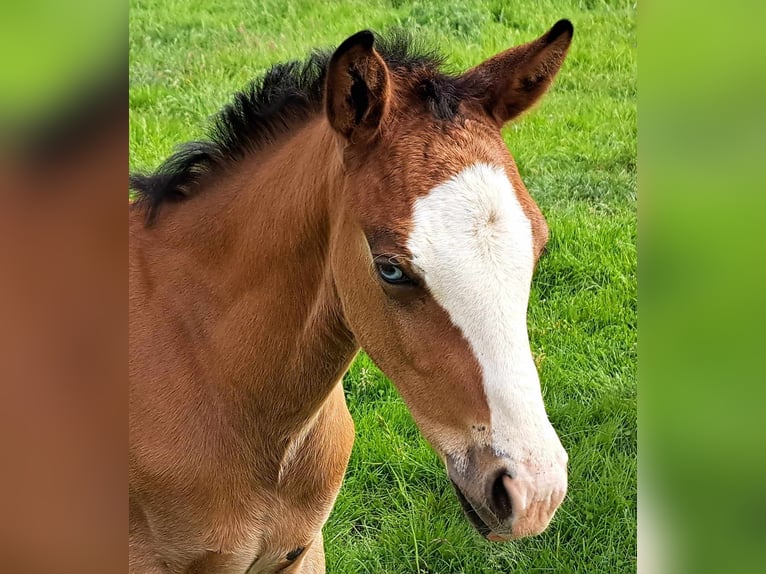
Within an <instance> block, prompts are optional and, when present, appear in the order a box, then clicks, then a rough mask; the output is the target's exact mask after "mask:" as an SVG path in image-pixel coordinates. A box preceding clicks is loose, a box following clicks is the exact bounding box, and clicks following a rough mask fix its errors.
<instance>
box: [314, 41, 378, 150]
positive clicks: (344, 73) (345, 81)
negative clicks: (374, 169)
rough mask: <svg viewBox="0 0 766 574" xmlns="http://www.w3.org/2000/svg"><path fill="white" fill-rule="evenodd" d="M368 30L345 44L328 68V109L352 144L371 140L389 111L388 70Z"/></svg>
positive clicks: (333, 119) (340, 131) (330, 120)
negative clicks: (387, 110) (374, 46)
mask: <svg viewBox="0 0 766 574" xmlns="http://www.w3.org/2000/svg"><path fill="white" fill-rule="evenodd" d="M374 43H375V36H374V35H373V33H372V32H370V31H368V30H364V31H362V32H358V33H356V34H354V35H353V36H351V37H350V38H348V39H347V40H346V41H344V42H343V43H342V44H341V45H340V46H339V47H338V49H337V50H335V53H334V54H333V55H332V58H331V59H330V64H329V65H328V67H327V83H326V86H325V94H326V96H325V106H326V111H327V119H328V120H329V122H330V125H331V126H332V127H333V128H334V129H335V131H337V132H338V133H340V134H341V135H342V136H344V137H345V138H346V139H347V140H349V141H352V142H353V141H360V140H364V139H367V138H369V137H371V136H372V135H373V134H375V132H376V131H377V129H378V126H379V125H380V122H381V120H382V119H383V116H384V115H385V113H386V109H387V107H388V100H389V97H390V84H391V80H390V77H389V73H388V66H387V65H386V63H385V61H383V58H381V57H380V54H378V53H377V52H376V51H375V48H373V44H374Z"/></svg>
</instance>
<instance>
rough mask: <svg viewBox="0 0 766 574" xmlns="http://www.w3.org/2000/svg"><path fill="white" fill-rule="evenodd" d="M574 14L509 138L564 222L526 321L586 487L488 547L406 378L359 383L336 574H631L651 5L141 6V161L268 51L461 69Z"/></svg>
mask: <svg viewBox="0 0 766 574" xmlns="http://www.w3.org/2000/svg"><path fill="white" fill-rule="evenodd" d="M562 17H567V18H570V19H571V20H572V21H573V22H574V24H575V39H574V43H573V46H572V49H571V51H570V55H569V57H568V59H567V62H566V63H565V65H564V67H563V69H562V72H561V74H560V77H559V78H558V80H557V82H556V84H555V86H554V88H553V89H552V90H551V92H550V93H549V94H548V96H547V97H546V98H545V100H544V101H543V103H542V104H541V105H540V106H538V108H537V109H536V110H534V111H532V112H531V113H530V114H528V115H527V116H526V117H525V118H523V119H522V120H521V121H520V122H518V123H517V124H514V125H512V126H510V127H508V128H506V130H505V132H504V135H505V139H506V142H507V143H508V144H509V146H510V148H511V150H512V151H513V153H514V156H515V158H516V160H517V163H518V164H519V169H520V171H521V174H522V177H524V180H525V182H526V183H527V187H528V188H529V189H530V191H531V193H532V195H533V196H534V197H535V199H536V200H537V202H538V203H539V205H540V206H541V208H542V210H543V212H544V213H545V214H546V217H547V219H548V222H549V224H550V227H551V241H550V243H549V246H548V253H547V255H545V257H544V258H543V259H542V260H541V262H540V265H539V268H538V271H537V273H536V276H535V280H534V286H533V293H532V299H531V301H530V311H529V328H530V335H531V339H532V347H533V351H534V353H535V357H536V361H537V364H538V367H539V369H540V374H541V379H542V384H543V393H544V396H545V401H546V405H547V408H548V413H549V415H550V418H551V421H552V422H553V424H554V426H555V427H556V429H557V430H558V432H559V435H560V436H561V439H562V442H563V443H564V446H565V447H566V449H567V451H568V452H569V455H570V490H569V494H568V497H567V499H566V501H565V502H564V504H563V506H562V507H561V509H560V510H559V512H558V514H557V516H556V518H555V520H554V522H553V524H552V525H551V527H550V528H549V530H548V531H547V532H546V533H545V534H543V535H542V536H539V537H536V538H533V539H529V540H524V541H519V542H515V543H510V544H504V545H495V544H490V543H488V542H485V541H483V540H482V539H481V538H480V537H479V536H478V535H477V534H475V533H474V532H473V530H472V528H471V527H470V526H469V524H468V523H467V521H466V520H465V519H464V518H463V516H462V513H461V511H460V509H459V506H458V503H457V501H456V499H455V496H454V494H453V492H452V490H451V487H450V485H449V483H448V480H447V477H446V474H445V471H444V469H443V467H442V465H441V463H440V462H439V460H438V459H437V457H436V455H435V454H434V453H433V452H432V451H431V449H430V448H429V447H428V445H427V444H426V443H425V442H424V440H423V438H422V437H421V436H420V434H419V433H418V431H417V428H416V427H415V425H414V423H413V420H412V418H411V417H410V415H409V413H408V412H407V410H406V408H405V407H404V404H403V403H402V400H401V399H400V397H399V395H398V394H397V392H396V390H395V389H394V387H393V386H392V385H391V383H390V382H389V381H388V380H387V379H386V378H385V376H384V375H383V374H382V373H381V372H380V371H379V370H378V369H377V368H376V367H375V366H374V365H373V364H372V362H371V361H370V360H369V358H367V357H366V356H364V355H361V356H360V357H359V358H358V360H357V361H356V362H355V363H354V365H353V366H352V368H351V370H350V371H349V373H348V374H347V376H346V379H345V387H346V395H347V399H348V404H349V408H350V409H351V412H352V414H353V416H354V420H355V421H356V428H357V440H356V444H355V447H354V452H353V455H352V458H351V463H350V465H349V469H348V472H347V475H346V480H345V484H344V487H343V489H342V491H341V493H340V496H339V497H338V501H337V504H336V506H335V509H334V510H333V513H332V515H331V517H330V520H329V522H328V524H327V525H326V527H325V529H324V535H325V547H326V552H327V567H328V572H330V573H352V572H353V573H362V572H386V573H405V572H406V573H412V572H430V573H439V574H444V573H458V572H461V573H484V572H511V571H513V572H587V573H594V572H605V573H621V572H632V571H635V566H636V558H635V556H636V449H637V444H636V443H637V431H636V345H637V331H636V328H637V325H636V186H637V182H636V12H635V6H634V4H633V3H632V2H625V1H615V2H607V1H602V0H589V1H575V0H570V1H566V0H564V1H556V2H553V1H552V0H542V1H532V0H528V1H526V2H523V3H521V2H509V1H507V0H506V1H480V0H451V1H450V2H449V3H448V4H447V3H444V4H442V3H433V2H425V1H419V2H417V1H416V2H407V1H404V0H389V1H382V0H365V1H358V0H353V1H349V2H343V3H324V2H322V3H320V2H310V1H307V0H303V1H292V2H286V1H281V0H263V1H261V2H249V1H246V0H230V1H228V2H214V1H212V0H131V13H130V166H131V168H134V169H136V168H151V167H154V166H156V165H157V164H158V163H159V161H161V160H162V159H163V158H165V157H166V156H167V155H168V154H169V152H170V151H171V149H172V147H173V146H174V145H175V144H177V143H179V142H181V141H185V140H188V139H191V138H194V137H199V136H200V135H201V134H202V132H203V130H204V127H205V125H206V118H207V117H208V116H210V115H211V114H213V113H214V112H215V111H216V110H218V109H219V107H220V106H222V105H223V104H224V103H225V102H226V101H228V99H229V98H230V96H231V94H232V93H233V92H234V91H236V90H237V89H239V88H240V87H241V86H243V85H244V84H245V83H246V82H247V81H248V80H249V79H250V78H252V77H253V76H255V75H257V74H259V73H261V72H263V71H264V70H265V69H266V68H267V67H268V66H269V65H270V64H272V63H275V62H278V61H282V60H286V59H292V58H302V57H303V56H305V54H306V53H307V52H308V51H309V50H310V49H311V48H313V47H320V46H332V45H337V44H338V43H339V42H340V41H342V40H343V39H344V38H345V37H347V36H348V35H350V34H352V33H354V32H356V31H358V30H360V29H363V28H371V29H375V30H386V29H389V28H391V27H393V26H403V27H406V28H408V29H410V30H412V31H414V32H415V33H416V34H417V35H418V36H422V37H423V38H424V40H425V41H426V42H427V43H430V44H431V45H434V46H436V47H438V48H439V49H440V50H441V51H442V52H443V53H444V54H445V55H447V57H448V58H447V62H448V66H449V67H450V68H452V69H454V70H461V69H464V68H467V67H469V66H471V65H474V64H476V63H478V62H479V61H481V60H482V59H483V58H486V57H488V56H490V55H493V54H494V53H496V52H498V51H500V50H502V49H504V48H506V47H509V46H511V45H513V44H516V43H520V42H524V41H527V40H530V39H532V38H534V37H536V36H538V35H539V34H541V33H543V32H544V31H545V30H547V29H548V28H549V27H550V26H551V25H552V24H553V23H554V22H555V21H556V20H558V19H559V18H562Z"/></svg>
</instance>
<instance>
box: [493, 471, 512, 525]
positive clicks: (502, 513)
mask: <svg viewBox="0 0 766 574" xmlns="http://www.w3.org/2000/svg"><path fill="white" fill-rule="evenodd" d="M504 476H506V474H505V473H504V472H501V473H500V474H499V475H498V476H497V478H495V481H494V482H493V483H492V492H491V495H490V504H491V505H492V512H494V513H495V516H497V517H498V518H499V519H500V520H501V521H505V520H506V519H508V518H509V517H510V516H511V513H512V512H513V505H512V504H511V496H510V494H508V490H507V489H506V488H505V484H504V482H503V477H504Z"/></svg>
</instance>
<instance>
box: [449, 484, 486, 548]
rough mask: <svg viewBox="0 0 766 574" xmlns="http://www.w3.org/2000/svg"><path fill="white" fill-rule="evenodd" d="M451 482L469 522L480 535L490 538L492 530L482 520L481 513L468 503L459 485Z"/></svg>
mask: <svg viewBox="0 0 766 574" xmlns="http://www.w3.org/2000/svg"><path fill="white" fill-rule="evenodd" d="M450 482H451V483H452V486H453V488H454V489H455V494H456V495H457V499H458V501H459V502H460V506H461V507H462V508H463V512H464V513H465V515H466V517H468V521H469V522H470V523H471V524H472V525H473V527H474V528H475V529H476V530H477V531H478V532H479V534H481V535H482V536H483V537H484V538H489V536H490V535H491V534H492V529H491V528H490V527H489V526H487V523H486V522H484V521H483V520H482V519H481V516H479V513H478V512H476V509H475V508H474V507H473V505H472V504H471V503H470V502H469V501H468V499H467V498H466V497H465V495H464V494H463V493H462V491H461V490H460V488H459V487H458V485H457V484H455V481H454V480H450Z"/></svg>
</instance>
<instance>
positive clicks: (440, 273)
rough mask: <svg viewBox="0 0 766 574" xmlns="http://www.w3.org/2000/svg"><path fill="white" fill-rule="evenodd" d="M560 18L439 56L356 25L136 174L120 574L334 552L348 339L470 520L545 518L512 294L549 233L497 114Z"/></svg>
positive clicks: (270, 568)
mask: <svg viewBox="0 0 766 574" xmlns="http://www.w3.org/2000/svg"><path fill="white" fill-rule="evenodd" d="M572 33H573V29H572V25H571V24H570V23H569V22H568V21H566V20H562V21H560V22H558V23H557V24H556V25H555V26H554V27H553V28H552V29H551V30H550V31H548V32H547V33H546V34H545V35H543V36H542V37H540V38H538V39H537V40H535V41H533V42H530V43H528V44H525V45H522V46H518V47H516V48H512V49H510V50H507V51H505V52H503V53H501V54H498V55H497V56H495V57H493V58H491V59H489V60H487V61H485V62H484V63H482V64H480V65H478V66H477V67H475V68H473V69H471V70H469V71H467V72H465V73H464V74H462V75H459V76H449V75H446V74H444V73H442V72H440V70H439V61H438V59H437V58H435V57H433V56H431V55H417V54H413V53H412V49H411V48H409V47H408V46H407V44H406V42H405V41H403V40H402V39H401V38H395V39H393V40H385V39H378V40H377V41H376V40H375V37H374V36H373V35H372V34H371V33H370V32H360V33H358V34H355V35H354V36H352V37H350V38H349V39H347V40H346V41H345V42H343V44H342V45H341V46H340V47H339V48H338V49H337V50H336V51H335V52H334V53H333V54H332V55H322V54H316V55H314V56H312V57H311V58H310V59H309V60H308V61H307V62H305V63H300V64H299V63H289V64H283V65H279V66H275V67H274V68H272V69H271V70H270V71H269V72H268V73H267V74H266V76H265V77H264V78H261V79H260V80H257V81H256V82H255V83H254V84H253V85H252V86H251V87H250V88H249V89H248V90H247V91H245V92H243V93H240V94H238V95H237V96H236V99H235V101H234V103H233V104H231V105H230V106H228V107H226V108H225V109H224V110H223V111H222V112H221V113H220V114H219V116H218V118H217V121H216V123H215V126H214V129H213V133H212V135H211V139H210V140H209V141H203V142H194V143H191V144H187V145H186V146H185V147H183V148H181V149H180V150H179V151H178V152H177V153H176V154H175V155H173V156H172V157H170V158H169V159H168V160H167V161H166V162H165V163H164V164H163V165H162V166H161V167H160V168H159V169H158V171H157V172H156V173H155V174H153V175H148V176H141V175H136V176H132V177H131V186H132V187H133V189H134V190H135V191H136V192H137V196H138V198H137V200H136V201H135V202H134V203H133V205H132V207H131V210H130V374H131V394H130V572H131V573H133V574H139V573H140V574H149V573H152V574H154V573H156V574H160V573H162V574H168V573H195V572H199V573H216V574H217V573H233V574H245V573H250V574H255V573H266V572H281V571H284V572H301V573H309V572H324V551H323V543H322V534H321V529H322V526H323V524H324V523H325V521H326V520H327V517H328V515H329V513H330V510H331V509H332V506H333V503H334V501H335V497H336V495H337V494H338V491H339V489H340V487H341V482H342V479H343V474H344V472H345V469H346V465H347V462H348V458H349V455H350V452H351V446H352V443H353V440H354V425H353V422H352V420H351V417H350V415H349V412H348V409H347V408H346V404H345V400H344V395H343V388H342V386H341V380H342V377H343V374H344V373H345V372H346V369H347V368H348V367H349V364H350V363H351V361H352V360H353V359H354V356H355V355H356V353H357V352H358V350H359V349H360V347H363V348H364V349H365V351H366V352H367V353H368V354H369V355H370V356H371V357H372V359H373V360H374V361H375V362H376V363H377V365H379V366H380V368H381V369H382V370H383V371H384V372H385V373H386V375H387V376H389V377H390V378H391V380H392V381H393V383H394V384H395V385H396V387H397V389H398V390H399V391H400V393H401V394H402V396H403V398H404V400H405V402H406V404H407V406H408V408H409V409H410V411H411V412H412V414H413V416H414V418H415V420H416V421H417V423H418V425H419V427H420V429H421V430H422V432H423V433H424V435H425V437H426V438H427V439H428V440H429V442H430V443H431V444H432V445H433V447H434V449H435V450H436V452H437V453H438V454H439V455H440V456H441V458H442V459H443V460H444V462H445V465H446V468H447V471H448V474H449V477H450V479H451V481H452V482H453V484H454V485H455V489H456V492H457V495H458V498H459V500H460V502H461V504H462V505H463V507H464V509H465V510H466V513H467V515H468V517H469V519H470V520H471V522H472V523H473V524H474V525H475V526H476V528H477V529H478V530H479V531H480V532H481V533H482V534H483V535H484V536H486V537H487V538H489V539H490V540H508V539H512V538H518V537H521V536H526V535H532V534H536V533H539V532H541V531H543V530H544V529H545V528H546V526H547V525H548V523H549V521H550V520H551V518H552V517H553V514H554V512H555V510H556V508H557V507H558V505H559V504H560V502H561V501H562V500H563V498H564V496H565V493H566V481H567V479H566V477H567V473H566V465H567V455H566V452H565V451H564V449H563V448H562V446H561V443H560V441H559V439H558V437H557V435H556V432H555V431H554V430H553V428H552V426H551V425H550V423H549V421H548V418H547V415H546V413H545V408H544V406H543V402H542V395H541V391H540V382H539V379H538V376H537V372H536V369H535V366H534V362H533V360H532V355H531V352H530V348H529V340H528V336H527V328H526V307H527V301H528V297H529V289H530V281H531V277H532V272H533V269H534V266H535V264H536V262H537V259H538V257H539V255H540V253H541V251H542V248H543V246H544V245H545V242H546V240H547V234H548V232H547V227H546V224H545V220H544V219H543V216H542V214H541V213H540V210H539V209H538V208H537V206H536V204H535V203H534V201H533V200H532V199H531V197H530V196H529V194H528V192H527V190H526V188H525V187H524V184H523V182H522V181H521V178H520V176H519V173H518V170H517V168H516V165H515V163H514V161H513V158H512V157H511V155H510V153H509V152H508V149H507V148H506V146H505V144H504V142H503V140H502V138H501V137H500V128H501V127H502V126H503V125H504V124H505V123H506V122H508V121H509V120H511V119H513V118H515V117H516V116H518V115H519V114H520V113H522V112H523V111H524V110H526V109H527V108H529V107H530V106H531V105H532V104H534V103H535V101H536V100H537V99H538V98H539V97H540V96H541V95H542V94H543V93H544V92H545V91H546V90H547V88H548V87H549V86H550V84H551V82H552V80H553V77H554V76H555V75H556V73H557V72H558V70H559V67H560V66H561V63H562V62H563V60H564V57H565V55H566V52H567V49H568V47H569V44H570V41H571V38H572Z"/></svg>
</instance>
